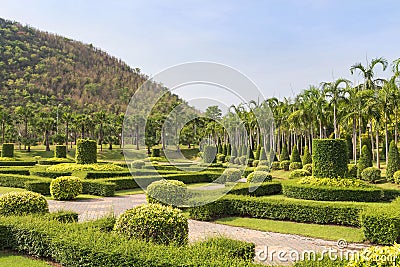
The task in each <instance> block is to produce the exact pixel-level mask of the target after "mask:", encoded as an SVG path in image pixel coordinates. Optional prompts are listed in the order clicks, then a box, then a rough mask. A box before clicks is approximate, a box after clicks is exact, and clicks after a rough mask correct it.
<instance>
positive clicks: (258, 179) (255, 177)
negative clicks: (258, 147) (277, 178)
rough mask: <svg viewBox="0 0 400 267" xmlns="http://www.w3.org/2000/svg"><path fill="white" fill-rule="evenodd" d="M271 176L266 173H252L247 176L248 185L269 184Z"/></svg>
mask: <svg viewBox="0 0 400 267" xmlns="http://www.w3.org/2000/svg"><path fill="white" fill-rule="evenodd" d="M271 181H272V175H271V174H269V173H268V172H266V171H254V172H252V173H250V174H249V175H248V176H247V182H248V183H263V182H271Z"/></svg>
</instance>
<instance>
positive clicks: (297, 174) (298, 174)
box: [289, 169, 311, 179]
mask: <svg viewBox="0 0 400 267" xmlns="http://www.w3.org/2000/svg"><path fill="white" fill-rule="evenodd" d="M306 176H311V173H310V172H309V171H307V170H303V169H300V170H294V171H291V172H290V174H289V179H295V178H300V177H306Z"/></svg>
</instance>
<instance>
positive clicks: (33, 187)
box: [25, 179, 52, 196]
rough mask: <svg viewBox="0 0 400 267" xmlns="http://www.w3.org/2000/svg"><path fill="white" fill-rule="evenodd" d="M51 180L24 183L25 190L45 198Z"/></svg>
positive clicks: (48, 191) (48, 193)
mask: <svg viewBox="0 0 400 267" xmlns="http://www.w3.org/2000/svg"><path fill="white" fill-rule="evenodd" d="M51 181H52V180H51V179H41V180H37V181H27V182H25V189H26V190H29V191H32V192H36V193H39V194H42V195H45V196H48V195H50V183H51Z"/></svg>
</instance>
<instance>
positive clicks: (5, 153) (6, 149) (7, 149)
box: [1, 143, 14, 158]
mask: <svg viewBox="0 0 400 267" xmlns="http://www.w3.org/2000/svg"><path fill="white" fill-rule="evenodd" d="M1 156H2V157H3V158H13V157H14V144H8V143H4V144H3V145H2V147H1Z"/></svg>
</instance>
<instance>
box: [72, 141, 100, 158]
mask: <svg viewBox="0 0 400 267" xmlns="http://www.w3.org/2000/svg"><path fill="white" fill-rule="evenodd" d="M75 160H76V163H78V164H92V163H96V162H97V143H96V141H95V140H90V139H78V140H77V141H76V156H75Z"/></svg>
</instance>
